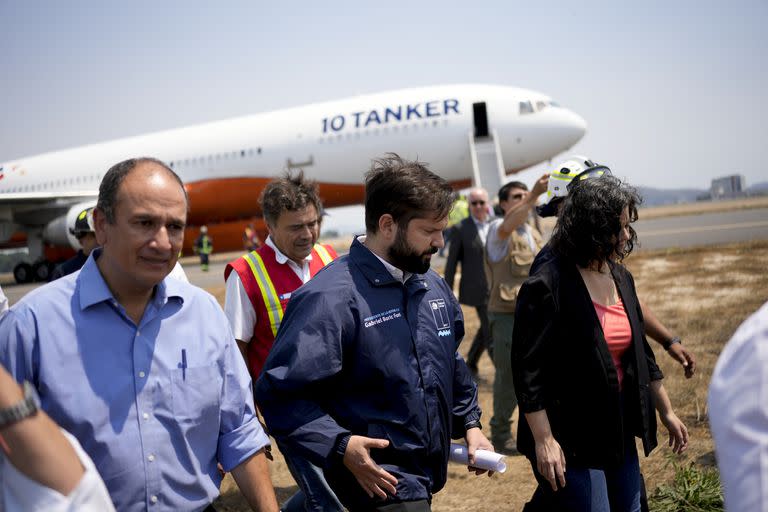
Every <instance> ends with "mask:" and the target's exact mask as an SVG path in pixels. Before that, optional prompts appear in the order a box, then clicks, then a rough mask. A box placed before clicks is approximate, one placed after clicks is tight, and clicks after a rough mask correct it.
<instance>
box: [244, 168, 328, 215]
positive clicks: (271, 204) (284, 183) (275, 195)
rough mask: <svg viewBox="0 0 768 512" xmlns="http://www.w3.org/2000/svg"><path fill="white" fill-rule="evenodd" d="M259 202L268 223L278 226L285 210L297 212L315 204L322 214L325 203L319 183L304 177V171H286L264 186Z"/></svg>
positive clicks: (319, 213) (318, 211)
mask: <svg viewBox="0 0 768 512" xmlns="http://www.w3.org/2000/svg"><path fill="white" fill-rule="evenodd" d="M259 204H261V209H262V212H263V214H264V220H266V221H267V224H268V225H270V226H272V227H275V226H277V219H278V218H279V217H280V215H281V214H282V213H283V212H286V211H290V212H295V211H298V210H303V209H304V208H307V207H308V206H310V205H311V206H314V207H315V209H316V210H317V214H318V215H321V213H322V211H323V203H322V201H320V196H319V194H318V186H317V183H316V182H315V181H313V180H309V179H307V178H305V177H304V171H299V172H298V174H292V173H291V172H290V171H286V172H285V173H284V174H283V175H282V176H280V177H279V178H275V179H273V180H272V181H270V182H269V183H267V186H266V187H264V190H263V191H262V192H261V196H260V197H259Z"/></svg>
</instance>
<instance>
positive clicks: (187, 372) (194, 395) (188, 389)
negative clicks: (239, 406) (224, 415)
mask: <svg viewBox="0 0 768 512" xmlns="http://www.w3.org/2000/svg"><path fill="white" fill-rule="evenodd" d="M220 399H221V376H220V375H219V372H218V368H217V367H216V366H213V365H211V366H200V367H194V368H179V369H174V370H171V400H172V403H173V415H174V418H175V419H176V421H178V422H179V423H180V424H186V425H211V426H213V427H214V430H215V431H216V432H218V424H219V405H220Z"/></svg>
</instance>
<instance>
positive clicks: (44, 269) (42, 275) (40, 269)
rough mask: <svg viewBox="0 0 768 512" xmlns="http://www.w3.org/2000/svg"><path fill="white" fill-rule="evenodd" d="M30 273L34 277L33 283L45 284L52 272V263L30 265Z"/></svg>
mask: <svg viewBox="0 0 768 512" xmlns="http://www.w3.org/2000/svg"><path fill="white" fill-rule="evenodd" d="M32 272H33V273H34V275H35V281H38V282H41V283H47V282H48V279H49V278H50V277H51V273H52V272H53V263H51V262H49V261H39V262H37V263H35V264H34V265H32Z"/></svg>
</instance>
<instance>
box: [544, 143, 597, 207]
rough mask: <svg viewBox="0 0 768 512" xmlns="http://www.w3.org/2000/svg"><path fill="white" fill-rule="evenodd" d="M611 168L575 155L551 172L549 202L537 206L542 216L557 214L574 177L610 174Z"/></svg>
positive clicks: (582, 177) (581, 177)
mask: <svg viewBox="0 0 768 512" xmlns="http://www.w3.org/2000/svg"><path fill="white" fill-rule="evenodd" d="M610 172H611V170H610V169H609V168H608V167H606V166H604V165H598V164H596V163H595V162H594V161H593V160H590V159H589V158H587V157H585V156H582V155H573V156H571V157H569V158H568V160H566V161H564V162H563V163H561V164H558V166H557V167H556V168H555V169H554V170H553V171H551V172H550V173H549V185H548V186H547V202H546V203H544V204H543V205H540V206H538V207H537V208H536V211H537V212H538V214H539V215H540V216H541V217H552V216H554V215H557V206H558V204H559V203H560V201H562V198H563V197H565V196H567V195H568V187H569V185H570V184H571V182H572V181H573V180H574V178H577V177H578V179H579V180H583V179H586V178H590V177H597V176H602V175H603V174H605V173H609V174H610Z"/></svg>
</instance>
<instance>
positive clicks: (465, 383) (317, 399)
mask: <svg viewBox="0 0 768 512" xmlns="http://www.w3.org/2000/svg"><path fill="white" fill-rule="evenodd" d="M463 336H464V320H463V317H462V314H461V309H460V307H459V305H458V303H457V302H456V299H455V298H454V296H453V293H451V290H450V289H449V288H448V286H447V285H446V283H445V281H444V280H443V279H442V278H441V277H440V276H439V275H438V274H436V273H435V272H434V271H431V270H430V271H429V272H427V273H426V274H415V275H413V276H412V277H411V278H410V279H409V280H408V281H407V282H406V283H405V284H403V283H401V282H399V281H397V280H396V279H394V278H393V277H392V275H391V274H390V273H389V271H388V270H387V269H386V267H384V265H383V264H382V263H381V261H379V260H378V258H376V256H375V255H374V254H373V253H372V252H370V251H369V250H368V249H367V248H366V247H365V246H363V245H362V244H361V243H360V242H359V241H357V240H355V241H354V242H353V243H352V247H351V248H350V252H349V254H348V255H346V256H343V257H341V258H339V259H337V260H336V261H334V262H333V263H331V264H330V265H328V266H326V267H325V268H324V269H323V270H322V271H320V272H318V274H317V275H316V276H315V277H314V278H312V280H311V281H309V282H308V283H307V284H305V285H304V286H302V287H301V288H299V289H298V290H297V291H296V292H294V294H293V296H292V297H291V301H290V303H289V304H288V308H287V310H286V313H285V317H284V318H283V321H282V324H281V326H280V330H279V332H278V335H277V338H276V339H275V344H274V345H273V347H272V351H271V352H270V354H269V357H268V358H267V361H266V363H265V366H264V371H263V373H262V374H261V378H260V379H259V380H258V382H257V385H256V400H257V403H258V405H259V407H260V409H261V411H262V413H263V415H264V419H265V420H266V423H267V426H268V428H269V432H270V434H271V435H273V436H274V437H275V438H276V439H277V440H278V441H279V442H280V443H285V444H286V445H287V446H288V447H289V448H291V449H293V450H295V451H296V452H298V453H299V454H300V455H302V456H304V457H306V458H307V459H308V460H310V461H311V462H313V463H314V464H316V465H318V466H320V467H323V468H324V471H325V476H326V479H327V480H328V483H329V484H330V485H331V487H332V488H333V490H334V492H336V494H337V496H338V497H339V498H340V499H341V501H342V502H343V503H344V505H345V506H347V507H348V508H349V509H350V510H357V509H370V508H371V507H372V506H376V505H380V504H382V503H384V502H382V501H381V500H380V499H378V498H373V499H371V498H369V497H368V496H367V495H366V494H365V492H364V491H363V490H362V488H361V487H360V485H359V484H358V483H357V481H356V480H355V478H354V476H353V475H352V473H351V472H350V471H348V470H347V469H346V467H345V466H344V465H343V462H342V456H341V453H342V450H343V448H344V445H343V443H342V441H343V440H346V439H348V436H349V435H350V434H357V435H363V436H367V437H372V438H378V439H387V440H389V443H390V444H389V447H387V448H385V449H382V450H373V451H372V452H371V456H372V457H373V459H374V460H375V461H376V463H377V464H379V465H380V466H382V467H383V468H384V469H385V470H387V471H389V472H390V473H392V474H393V475H394V476H395V477H396V478H397V479H398V484H397V494H396V496H395V497H389V498H388V500H387V502H396V501H410V500H419V499H431V496H432V493H434V492H437V491H439V490H440V489H441V488H442V487H443V485H445V481H446V472H447V465H448V453H449V446H450V441H451V437H453V438H460V437H463V436H464V434H465V428H464V426H465V425H466V424H468V423H469V422H472V421H476V420H478V419H479V418H480V408H479V407H478V405H477V386H476V385H475V383H474V381H473V380H472V377H471V375H470V373H469V370H468V369H467V367H466V365H465V363H464V361H463V359H462V358H461V356H459V355H458V353H457V351H456V349H457V348H458V345H459V342H460V341H461V339H462V337H463ZM340 444H342V446H340Z"/></svg>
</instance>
